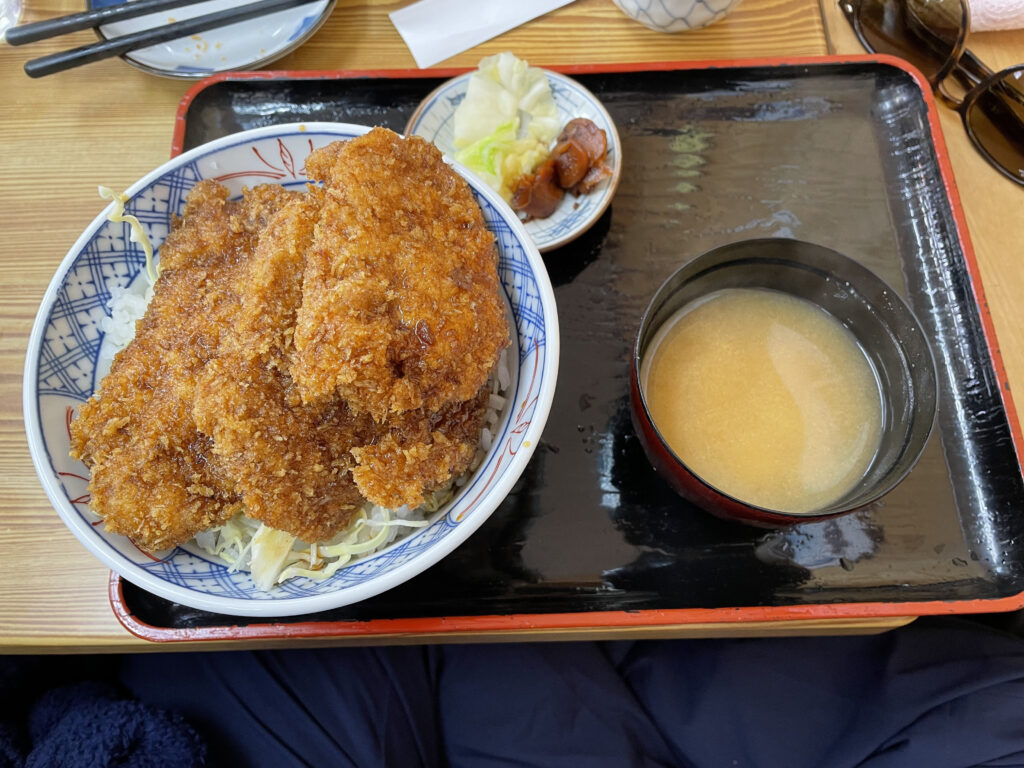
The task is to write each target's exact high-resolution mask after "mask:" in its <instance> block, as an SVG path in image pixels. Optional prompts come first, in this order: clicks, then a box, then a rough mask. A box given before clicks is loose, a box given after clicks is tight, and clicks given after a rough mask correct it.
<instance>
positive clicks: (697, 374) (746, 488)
mask: <svg viewBox="0 0 1024 768" xmlns="http://www.w3.org/2000/svg"><path fill="white" fill-rule="evenodd" d="M640 377H641V387H642V388H643V391H644V395H645V398H646V400H647V405H648V408H649V410H650V414H651V418H652V420H653V421H654V424H655V425H656V426H657V428H658V431H659V432H660V433H661V435H662V437H663V438H664V439H665V441H666V442H667V443H668V445H669V447H670V448H671V449H672V451H673V452H674V453H675V454H676V456H678V457H679V458H680V459H681V460H682V461H683V462H684V463H685V464H686V465H687V466H688V467H689V468H690V469H691V470H692V471H693V472H694V473H696V474H697V475H698V476H699V477H701V478H702V479H703V480H705V481H706V482H707V483H709V484H710V485H712V486H714V487H715V488H717V489H718V490H720V491H722V492H724V493H726V494H728V495H730V496H733V497H735V498H737V499H739V500H741V501H743V502H746V503H749V504H754V505H756V506H760V507H765V508H768V509H773V510H778V511H782V512H791V513H807V512H813V511H815V510H819V509H821V508H823V507H826V506H828V505H829V504H830V503H832V502H834V501H837V500H838V499H840V498H841V497H842V496H843V495H844V494H846V493H847V492H848V491H849V490H850V489H851V488H852V487H853V486H854V485H856V483H857V481H858V480H859V479H860V478H861V477H862V476H863V475H864V472H865V471H866V470H867V468H868V466H869V465H870V464H871V460H872V458H873V456H874V454H875V452H876V451H877V450H878V446H879V440H880V436H881V429H882V400H881V394H880V389H879V384H878V379H877V377H876V375H875V371H874V368H873V366H872V365H871V363H870V361H869V360H868V358H867V356H866V355H865V354H864V351H863V350H862V349H861V347H860V345H859V344H858V343H857V340H856V338H855V337H854V335H853V334H852V333H851V332H850V331H849V330H848V329H847V328H846V327H845V326H844V325H843V324H842V323H840V322H839V321H838V320H836V319H835V318H834V317H832V316H831V315H830V314H828V313H827V312H825V311H824V310H823V309H821V308H820V307H818V306H816V305H815V304H813V303H811V302H809V301H807V300H805V299H801V298H797V297H795V296H790V295H787V294H784V293H780V292H777V291H772V290H767V289H756V288H733V289H726V290H722V291H717V292H715V293H713V294H710V295H709V296H707V297H704V298H702V299H700V300H699V301H696V302H693V303H692V304H690V305H687V306H685V307H683V308H682V309H681V310H679V311H678V312H677V313H676V314H675V315H673V316H672V317H671V318H669V320H667V321H666V322H665V323H664V325H662V326H661V328H659V329H658V331H657V333H656V334H655V336H654V338H653V339H652V341H651V343H650V345H649V346H648V351H647V353H646V354H645V356H644V359H643V360H642V361H641V370H640Z"/></svg>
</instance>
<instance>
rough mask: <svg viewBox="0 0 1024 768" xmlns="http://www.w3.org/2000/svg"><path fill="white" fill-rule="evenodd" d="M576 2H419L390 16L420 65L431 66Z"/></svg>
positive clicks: (547, 0) (420, 0)
mask: <svg viewBox="0 0 1024 768" xmlns="http://www.w3.org/2000/svg"><path fill="white" fill-rule="evenodd" d="M571 2H572V0H515V2H508V0H419V2H417V3H413V4H412V5H407V6H406V7H405V8H402V9H400V10H397V11H395V12H394V13H392V14H390V16H391V23H392V24H394V25H395V28H396V29H398V34H400V35H401V36H402V39H403V40H405V44H406V45H407V46H409V50H410V51H411V52H412V56H413V58H414V59H416V63H417V64H418V65H419V66H420V67H421V68H424V67H430V66H433V65H434V64H437V62H439V61H444V60H445V59H447V58H448V57H450V56H454V55H455V54H457V53H461V52H462V51H465V50H467V49H469V48H472V47H473V46H474V45H479V44H480V43H482V42H484V41H485V40H490V39H491V38H492V37H497V36H498V35H500V34H501V33H502V32H507V31H508V30H510V29H514V28H515V27H518V26H519V25H520V24H525V23H526V22H528V21H529V20H530V19H535V18H537V17H538V16H543V15H544V14H545V13H547V12H548V11H553V10H554V9H555V8H561V7H562V6H563V5H568V4H569V3H571Z"/></svg>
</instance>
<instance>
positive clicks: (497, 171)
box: [454, 53, 561, 200]
mask: <svg viewBox="0 0 1024 768" xmlns="http://www.w3.org/2000/svg"><path fill="white" fill-rule="evenodd" d="M454 123H455V138H454V144H455V150H456V152H455V159H456V160H458V161H459V162H460V163H462V164H463V165H465V166H466V167H467V168H469V169H470V170H471V171H473V172H474V173H476V174H477V175H478V176H480V177H481V178H482V179H483V180H484V181H485V182H486V183H487V184H488V186H490V187H491V188H492V189H494V190H495V191H496V192H498V193H499V194H501V196H502V197H504V198H505V199H506V200H509V199H511V197H512V185H514V184H515V183H516V181H517V180H518V179H519V178H520V177H522V176H524V175H526V174H529V173H532V172H533V171H534V169H535V168H536V167H537V166H538V165H539V164H540V163H541V162H542V161H543V160H544V158H546V157H547V156H548V153H549V151H550V148H551V144H552V142H554V140H555V138H556V137H557V136H558V132H559V130H560V129H561V126H560V124H559V119H558V108H557V106H556V105H555V99H554V96H553V95H552V93H551V85H550V84H549V83H548V78H547V76H546V75H545V74H544V71H543V70H541V69H539V68H538V67H531V66H529V65H528V64H527V63H526V62H525V61H523V60H522V59H518V58H516V57H515V56H514V55H512V54H511V53H499V54H496V55H494V56H488V57H487V58H485V59H482V60H481V61H480V65H479V67H478V69H477V70H476V71H475V72H473V74H472V75H471V76H470V78H469V84H468V86H467V89H466V96H465V98H463V100H462V102H461V103H460V104H459V106H458V107H457V108H456V110H455V115H454Z"/></svg>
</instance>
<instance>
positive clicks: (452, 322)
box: [291, 128, 509, 421]
mask: <svg viewBox="0 0 1024 768" xmlns="http://www.w3.org/2000/svg"><path fill="white" fill-rule="evenodd" d="M306 171H307V173H308V174H309V177H310V178H311V179H314V180H317V181H321V182H323V183H324V189H325V199H324V204H323V207H322V209H321V213H320V220H319V222H318V224H317V227H316V230H315V233H314V236H313V243H312V247H311V249H310V251H309V253H308V254H307V258H306V269H305V279H304V284H303V301H302V306H301V307H300V309H299V312H298V316H297V322H296V328H295V361H294V363H293V365H292V367H291V375H292V377H293V379H294V380H295V383H296V385H297V386H298V391H299V393H300V395H301V396H302V399H303V400H304V401H305V402H307V403H313V402H317V401H321V400H324V399H327V398H330V397H333V396H335V395H340V396H341V397H343V398H344V399H345V400H346V401H347V402H348V404H349V406H350V407H351V408H352V409H353V410H356V411H367V412H369V413H370V414H371V415H372V416H373V417H374V419H376V420H377V421H384V420H385V419H386V418H387V416H388V415H389V414H398V413H403V412H406V411H412V410H416V409H425V410H427V411H436V410H438V409H440V408H443V407H445V406H447V405H450V404H452V403H457V402H463V401H466V400H470V399H472V398H473V397H475V396H476V394H477V392H479V391H480V388H481V387H482V386H483V385H484V383H485V382H486V381H487V378H488V376H489V375H490V374H491V372H492V370H493V368H494V365H495V362H496V361H497V359H498V354H499V353H500V351H501V350H502V349H504V347H506V346H507V345H508V343H509V331H508V324H507V321H506V318H505V311H504V305H503V302H502V300H501V293H500V290H501V289H500V286H499V284H498V276H497V269H496V258H497V251H496V249H495V246H494V238H493V236H492V235H491V233H490V232H488V231H487V229H486V228H485V226H484V222H483V216H482V214H481V212H480V208H479V206H478V205H477V203H476V201H475V200H474V198H473V194H472V192H471V191H470V188H469V186H468V185H467V184H466V182H465V181H464V180H463V179H462V178H461V177H459V176H458V174H456V173H455V172H454V171H453V170H452V169H451V168H449V167H448V166H447V165H446V164H445V163H444V161H443V160H442V158H441V153H440V152H439V151H438V150H437V148H435V147H434V146H433V145H432V144H429V143H428V142H426V141H424V140H422V139H420V138H418V137H411V138H409V139H402V138H400V137H399V136H398V135H396V134H394V133H392V132H391V131H388V130H386V129H383V128H375V129H374V130H372V131H370V133H368V134H366V135H365V136H362V137H359V138H357V139H353V140H352V141H349V142H346V143H335V144H332V145H330V146H328V147H325V148H323V149H320V150H318V151H315V152H313V153H312V154H310V156H309V157H308V158H307V159H306Z"/></svg>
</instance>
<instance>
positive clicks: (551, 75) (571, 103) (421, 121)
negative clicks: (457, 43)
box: [405, 70, 622, 253]
mask: <svg viewBox="0 0 1024 768" xmlns="http://www.w3.org/2000/svg"><path fill="white" fill-rule="evenodd" d="M472 74H473V73H472V72H467V73H466V74H464V75H459V76H458V77H455V78H452V79H451V80H448V81H447V82H445V83H442V84H441V85H440V86H438V87H437V88H436V89H435V90H434V91H432V92H431V93H430V95H429V96H427V97H426V98H425V99H424V100H423V102H422V103H421V104H420V105H419V106H418V107H417V108H416V111H415V112H414V113H413V115H412V117H410V118H409V122H408V123H407V124H406V127H405V134H406V135H407V136H411V135H413V134H415V135H417V136H422V137H423V138H425V139H427V140H429V141H432V142H434V144H435V145H437V148H438V149H440V150H441V151H442V152H444V153H445V154H446V155H448V156H450V157H454V156H455V143H454V136H455V123H454V117H455V109H456V108H457V107H458V106H459V104H460V103H461V102H462V100H463V99H464V98H465V96H466V88H467V87H468V83H469V78H470V75H472ZM544 74H546V75H547V78H548V82H549V83H550V84H551V92H552V95H553V96H554V99H555V106H556V107H557V108H558V117H559V120H560V121H561V123H562V124H563V125H564V124H565V123H567V122H569V121H570V120H572V119H573V118H574V117H585V118H587V119H588V120H591V121H592V122H594V124H596V125H597V126H598V127H599V128H601V129H603V130H604V132H605V135H606V136H607V137H608V158H607V161H608V164H609V166H611V169H612V175H611V177H610V178H608V179H606V180H604V181H603V182H601V184H600V185H598V187H597V188H596V189H595V190H593V191H592V192H590V193H589V194H587V195H581V196H579V197H575V196H574V195H572V194H569V193H566V195H565V196H564V197H563V198H562V202H561V203H559V205H558V208H557V209H556V210H555V212H554V213H553V214H551V215H550V216H548V217H547V218H546V219H532V220H530V221H528V222H526V231H527V232H528V233H529V235H530V237H531V238H532V239H533V242H534V244H535V245H536V246H537V248H538V249H539V250H540V252H541V253H546V252H548V251H551V250H554V249H555V248H559V247H561V246H563V245H565V244H566V243H569V242H571V241H573V240H575V239H576V238H577V237H579V236H580V235H582V234H583V233H584V232H586V231H587V230H588V229H590V227H591V226H593V224H594V222H596V221H597V220H598V219H599V218H600V217H601V214H602V213H604V211H605V209H606V208H607V207H608V205H609V203H611V201H612V197H613V196H614V195H615V190H616V188H617V187H618V186H619V176H620V175H621V174H622V143H621V142H620V141H619V133H618V131H617V130H616V129H615V123H614V121H612V118H611V115H609V114H608V110H606V109H605V108H604V105H602V104H601V102H600V101H599V100H598V98H597V97H596V96H594V94H592V93H591V92H590V91H588V90H587V89H586V88H584V87H583V86H582V85H580V84H579V83H577V82H576V81H575V80H573V79H572V78H571V77H566V76H565V75H562V74H559V73H557V72H552V71H550V70H544Z"/></svg>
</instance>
